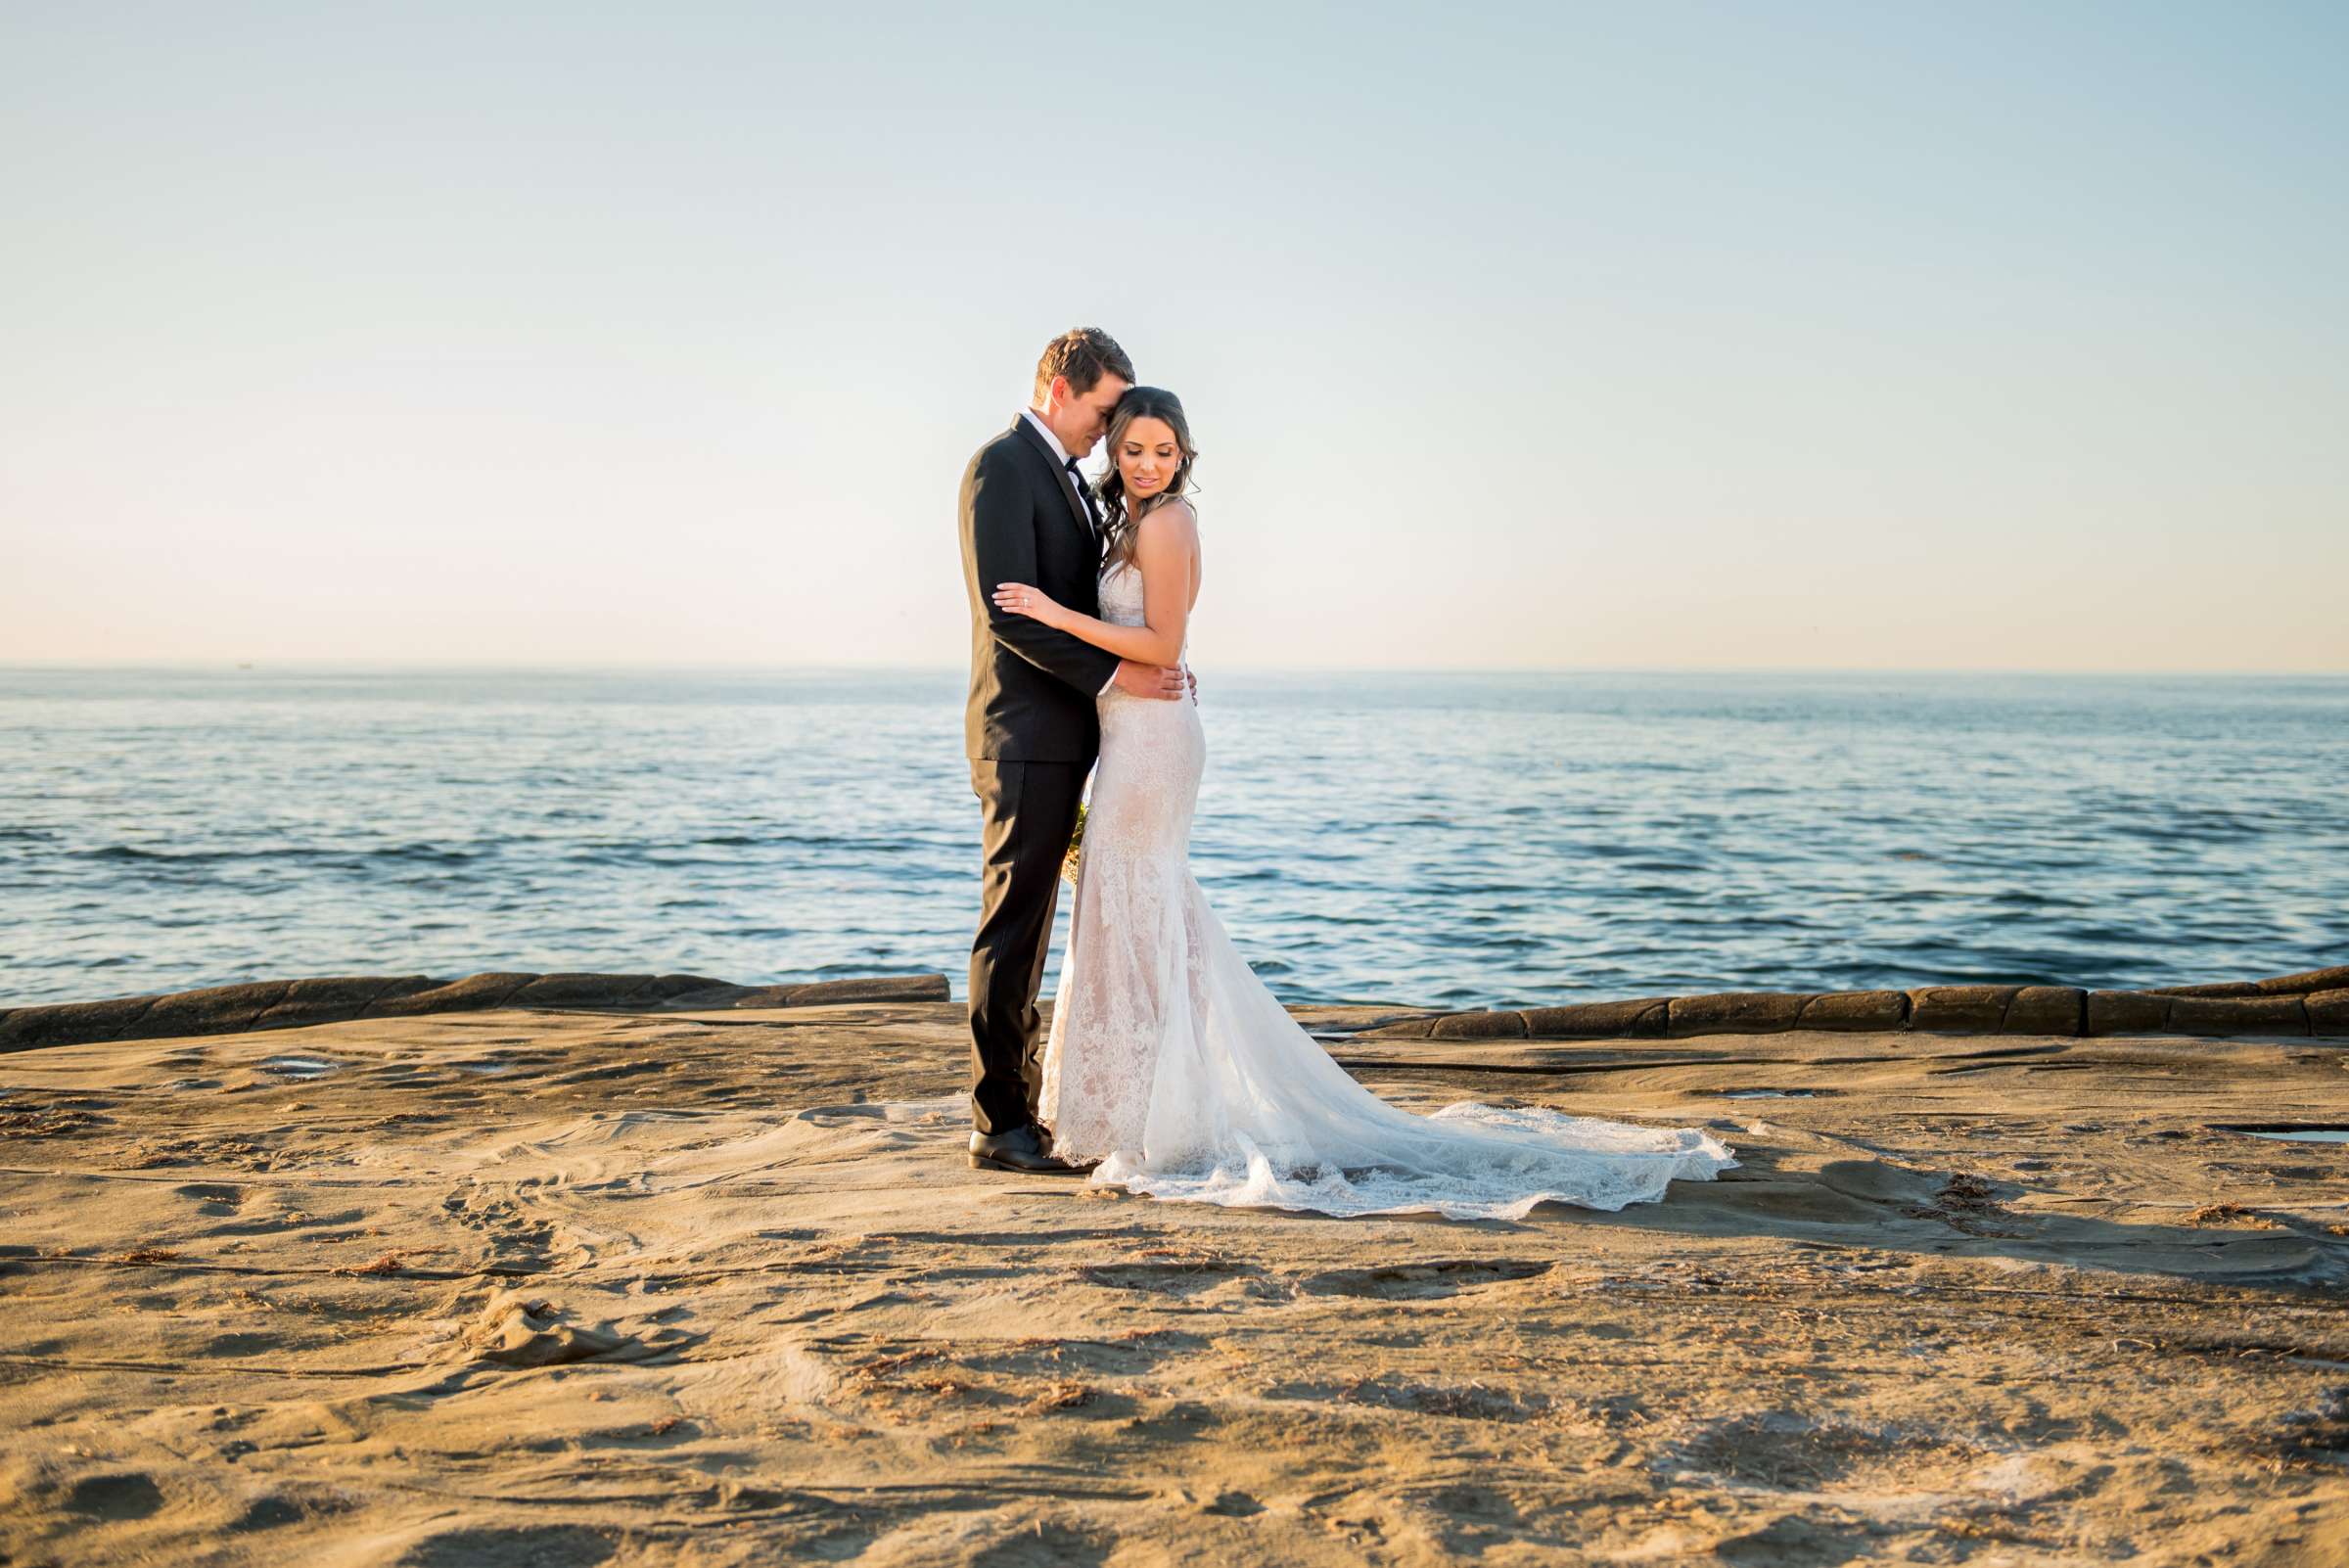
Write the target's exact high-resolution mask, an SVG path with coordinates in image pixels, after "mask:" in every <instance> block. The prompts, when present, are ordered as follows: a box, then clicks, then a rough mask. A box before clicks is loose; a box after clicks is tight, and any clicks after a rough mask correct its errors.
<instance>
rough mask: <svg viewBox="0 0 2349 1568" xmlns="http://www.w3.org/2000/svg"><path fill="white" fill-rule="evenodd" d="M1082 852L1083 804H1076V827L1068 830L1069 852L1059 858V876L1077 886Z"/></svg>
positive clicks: (1080, 802) (1072, 885) (1070, 884)
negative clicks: (1078, 867)
mask: <svg viewBox="0 0 2349 1568" xmlns="http://www.w3.org/2000/svg"><path fill="white" fill-rule="evenodd" d="M1083 850H1084V803H1083V802H1082V801H1079V802H1078V803H1077V825H1076V826H1075V827H1073V828H1071V829H1070V830H1069V851H1068V853H1066V854H1064V855H1062V856H1061V857H1060V874H1061V875H1062V876H1064V877H1067V878H1068V879H1069V886H1070V887H1072V888H1073V887H1075V886H1077V862H1078V860H1079V858H1080V857H1081V856H1082V852H1083Z"/></svg>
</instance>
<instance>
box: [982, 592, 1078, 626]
mask: <svg viewBox="0 0 2349 1568" xmlns="http://www.w3.org/2000/svg"><path fill="white" fill-rule="evenodd" d="M995 608H996V609H998V610H1000V611H1002V612H1003V613H1004V614H1006V615H1014V616H1026V617H1027V618H1028V619H1029V620H1031V621H1040V622H1042V623H1044V624H1045V625H1047V626H1065V625H1066V624H1067V623H1068V619H1069V617H1068V612H1067V611H1065V610H1063V609H1062V608H1061V607H1060V602H1059V601H1058V600H1056V599H1054V598H1053V597H1052V596H1051V595H1050V594H1048V593H1046V592H1044V590H1043V589H1041V588H1032V587H1030V586H1029V585H1028V584H1027V583H1025V582H998V583H996V584H995Z"/></svg>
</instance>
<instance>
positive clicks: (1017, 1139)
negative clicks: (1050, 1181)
mask: <svg viewBox="0 0 2349 1568" xmlns="http://www.w3.org/2000/svg"><path fill="white" fill-rule="evenodd" d="M971 1164H973V1165H975V1166H977V1167H978V1168H979V1169H980V1170H982V1171H1020V1172H1025V1173H1027V1174H1028V1175H1031V1176H1082V1175H1084V1173H1085V1172H1087V1171H1090V1170H1091V1169H1092V1167H1091V1166H1089V1165H1071V1164H1070V1163H1069V1162H1068V1161H1066V1160H1062V1159H1056V1158H1054V1156H1053V1154H1052V1151H1051V1150H1050V1149H1049V1148H1048V1147H1046V1146H1045V1143H1044V1137H1043V1130H1042V1129H1040V1128H1038V1127H1037V1126H1036V1124H1035V1123H1034V1122H1031V1123H1029V1124H1028V1125H1027V1126H1026V1127H1015V1128H1013V1129H1011V1130H1009V1131H1006V1132H978V1131H974V1132H972V1134H971Z"/></svg>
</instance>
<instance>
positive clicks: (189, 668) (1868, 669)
mask: <svg viewBox="0 0 2349 1568" xmlns="http://www.w3.org/2000/svg"><path fill="white" fill-rule="evenodd" d="M1210 668H1213V669H1216V670H1217V672H1218V673H1219V674H1221V675H1226V676H1238V677H1241V678H1245V679H1286V678H1299V677H1318V676H1336V677H1347V678H1359V679H1393V678H1410V679H1445V678H1457V679H1473V680H1496V679H1533V678H1541V677H1569V678H1570V677H1578V676H1591V677H1605V678H1608V679H1625V678H1639V677H1654V678H1659V679H1665V678H1673V679H1685V678H1688V677H1691V676H1709V677H1714V678H1721V679H1740V678H1750V679H1782V678H1785V677H1788V676H1800V677H1806V678H1819V677H1848V678H1863V679H1865V678H1874V679H1900V678H1911V677H1934V678H1949V679H1985V680H1988V679H2002V680H2014V679H2026V680H2115V681H2126V680H2208V681H2274V680H2306V681H2349V667H2344V668H2342V669H2065V668H2055V667H2045V666H2014V667H2011V668H2009V667H2004V666H1996V665H1975V666H1958V665H1948V666H1941V665H1916V666H1884V667H1877V666H1862V665H1739V666H1733V667H1731V666H1719V665H1555V666H1551V665H1542V666H1535V665H1426V666H1417V665H1384V666H1363V665H1246V664H1242V665H1229V666H1212V667H1210ZM966 673H967V670H966V669H965V668H964V667H963V666H960V665H882V664H869V665H868V664H687V663H678V664H570V663H564V664H512V663H495V662H488V663H474V662H469V661H453V660H452V661H437V660H418V661H407V662H397V661H386V660H374V659H286V660H258V659H255V660H219V659H188V660H135V661H120V662H110V661H87V660H57V661H46V660H36V661H29V662H27V661H0V674H8V675H58V674H103V675H115V676H121V675H138V674H158V675H236V674H253V675H267V674H293V675H300V674H334V675H346V676H347V675H398V676H465V675H471V676H497V675H519V676H533V677H547V676H565V675H571V676H582V677H593V676H632V677H645V676H663V675H700V676H739V677H767V678H773V677H780V676H811V677H822V678H839V677H842V676H859V675H863V676H873V677H877V678H879V677H888V678H899V679H903V678H930V677H940V678H943V677H961V676H963V675H965V674H966Z"/></svg>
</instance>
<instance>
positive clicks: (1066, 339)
mask: <svg viewBox="0 0 2349 1568" xmlns="http://www.w3.org/2000/svg"><path fill="white" fill-rule="evenodd" d="M1056 376H1066V377H1068V379H1069V391H1070V392H1074V393H1075V394H1076V395H1078V396H1080V397H1082V396H1083V395H1084V394H1085V393H1086V392H1091V391H1092V390H1093V389H1094V388H1095V387H1097V386H1099V385H1100V383H1101V378H1102V377H1103V376H1115V377H1117V378H1118V379H1119V380H1120V381H1123V382H1125V383H1127V384H1128V385H1129V386H1130V385H1131V384H1132V382H1133V361H1132V360H1130V359H1128V358H1127V357H1126V350H1125V349H1123V348H1121V347H1119V346H1118V340H1117V339H1115V338H1113V337H1111V336H1110V335H1109V334H1108V333H1106V332H1103V331H1102V330H1101V329H1100V328H1099V327H1077V328H1073V329H1071V330H1070V331H1068V332H1064V333H1062V334H1061V335H1060V336H1059V337H1057V338H1055V339H1053V340H1052V341H1051V342H1050V343H1048V344H1046V345H1044V354H1043V357H1042V358H1041V359H1038V360H1037V361H1036V396H1038V397H1041V396H1043V394H1044V392H1046V391H1047V390H1048V389H1049V388H1050V387H1051V385H1052V381H1053V378H1054V377H1056Z"/></svg>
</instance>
